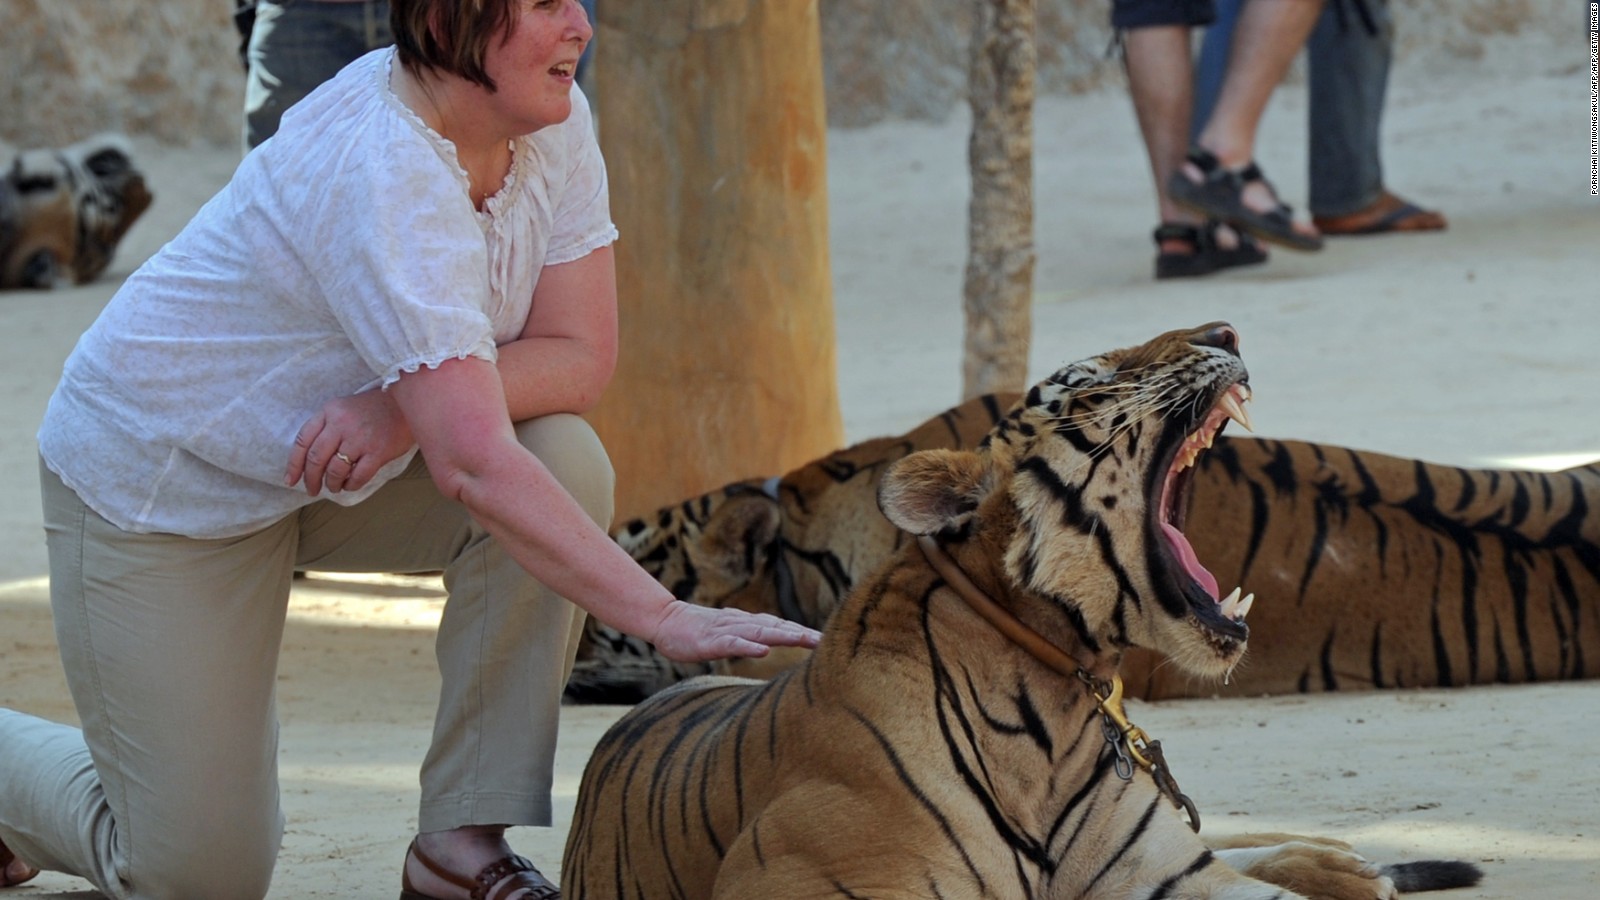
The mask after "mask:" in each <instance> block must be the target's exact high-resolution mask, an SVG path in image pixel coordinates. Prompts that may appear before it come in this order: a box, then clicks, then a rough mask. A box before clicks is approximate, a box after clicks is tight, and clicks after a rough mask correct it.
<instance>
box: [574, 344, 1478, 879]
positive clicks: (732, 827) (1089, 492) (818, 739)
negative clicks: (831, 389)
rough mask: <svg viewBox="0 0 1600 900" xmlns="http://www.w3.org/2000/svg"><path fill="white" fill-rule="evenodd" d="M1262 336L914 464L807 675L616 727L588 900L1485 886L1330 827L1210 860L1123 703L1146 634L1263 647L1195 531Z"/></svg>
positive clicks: (1174, 644) (895, 486) (896, 469)
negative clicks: (888, 529) (1359, 844)
mask: <svg viewBox="0 0 1600 900" xmlns="http://www.w3.org/2000/svg"><path fill="white" fill-rule="evenodd" d="M1237 347H1238V337H1237V335H1236V334H1235V332H1234V330H1233V329H1232V328H1231V327H1229V326H1227V325H1225V324H1220V323H1219V324H1213V325H1208V326H1204V327H1202V328H1199V329H1196V330H1193V331H1183V332H1173V333H1170V334H1166V335H1163V336H1161V337H1159V338H1156V339H1155V340H1153V341H1151V342H1150V343H1148V344H1145V345H1143V346H1140V347H1135V348H1132V349H1128V350H1122V351H1117V352H1113V353H1109V354H1106V355H1104V356H1101V357H1097V358H1094V359H1090V360H1086V361H1083V362H1080V363H1076V364H1074V365H1071V366H1068V367H1066V368H1064V369H1062V370H1061V371H1059V372H1057V373H1056V374H1055V375H1053V376H1052V377H1051V378H1049V379H1048V380H1046V381H1044V382H1042V383H1041V384H1039V385H1037V386H1036V387H1034V388H1033V390H1032V391H1030V392H1029V393H1028V394H1027V397H1026V400H1025V401H1024V402H1022V403H1021V404H1019V405H1017V406H1015V407H1013V408H1012V409H1011V411H1010V412H1009V413H1007V414H1006V415H1005V417H1004V418H1002V419H1001V420H1000V422H999V423H998V424H997V425H996V427H995V429H994V430H993V431H992V432H991V433H990V435H989V437H988V439H987V441H985V442H984V445H983V446H982V447H980V448H979V449H978V450H976V451H951V450H933V451H924V452H918V453H914V454H912V455H910V456H907V457H905V458H904V459H902V460H900V461H899V462H897V463H895V464H894V465H892V466H891V467H889V469H888V471H887V472H886V473H885V474H884V476H883V480H882V485H881V488H880V500H881V503H882V506H883V509H884V512H885V513H886V514H887V515H888V517H889V519H890V520H891V521H892V522H894V523H895V525H897V526H898V527H900V528H902V529H904V530H905V531H906V532H908V533H910V534H913V535H917V536H918V537H917V539H916V540H913V541H908V542H907V543H906V544H905V545H904V546H902V547H901V548H900V549H899V550H897V551H896V552H895V553H894V555H893V556H892V557H891V558H890V560H889V561H888V563H887V564H886V565H885V566H883V567H881V568H879V569H878V570H877V571H876V573H875V574H873V575H872V576H871V577H870V578H868V579H867V580H866V581H864V582H863V583H862V584H860V585H859V586H858V587H857V588H856V589H855V590H853V591H852V592H851V593H850V594H849V596H848V598H847V599H846V600H845V602H844V605H843V606H842V607H841V608H840V609H839V611H838V612H837V614H835V615H834V616H833V618H832V619H831V621H830V622H829V624H828V627H827V629H826V631H825V633H824V636H823V640H822V643H821V645H820V646H819V647H818V648H817V650H816V651H815V652H814V653H813V654H812V655H811V657H810V658H809V659H808V660H806V661H805V662H804V663H802V664H801V665H800V666H798V667H796V668H792V669H790V670H788V671H786V672H783V673H782V674H780V675H778V676H777V677H776V678H774V679H772V680H770V681H752V680H745V679H737V678H729V677H724V676H709V677H705V678H697V679H693V680H690V681H686V682H683V683H681V684H679V685H676V686H674V687H672V688H670V689H668V690H666V691H663V692H661V693H658V694H656V695H655V696H653V697H651V698H650V699H648V700H646V701H645V702H643V703H641V704H640V705H638V706H636V707H635V708H634V709H632V710H631V711H629V712H628V713H627V714H626V715H624V716H623V717H622V718H621V719H620V720H618V722H617V723H616V724H615V725H614V726H613V727H612V728H611V729H610V730H609V731H608V732H607V733H606V734H605V736H604V737H603V738H602V739H601V741H600V743H599V745H598V746H597V747H596V749H595V751H594V753H593V755H592V756H591V757H590V760H589V763H588V766H587V768H586V770H585V772H584V775H583V782H582V785H581V787H580V788H579V795H578V807H577V810H576V813H575V816H574V819H573V824H572V829H571V831H570V832H569V837H568V841H567V848H566V853H565V858H564V859H563V862H562V882H563V884H562V889H563V896H565V897H567V898H568V900H584V898H601V897H607V898H609V897H629V898H635V897H637V898H657V897H660V898H719V900H735V898H737V900H748V898H757V897H759V898H775V900H782V898H799V897H808V898H809V897H873V898H897V897H905V898H909V897H963V898H976V897H996V898H1024V897H1026V898H1069V897H1071V898H1077V897H1094V898H1122V897H1140V898H1156V897H1194V898H1202V897H1207V898H1229V900H1247V898H1263V900H1265V898H1271V897H1295V896H1315V897H1324V898H1339V900H1343V898H1358V897H1359V898H1382V897H1391V896H1394V894H1395V891H1396V889H1397V886H1398V888H1399V889H1401V890H1428V889H1438V888H1444V887H1454V886H1461V885H1466V884H1471V883H1475V882H1476V880H1477V878H1478V874H1479V873H1478V872H1477V870H1476V869H1475V868H1474V867H1472V866H1470V865H1467V864H1465V863H1417V864H1412V865H1409V866H1399V867H1390V868H1379V867H1377V866H1374V865H1371V864H1369V863H1367V862H1366V861H1365V860H1363V859H1362V858H1360V857H1359V856H1357V855H1355V854H1354V853H1353V852H1352V851H1351V850H1350V849H1349V848H1348V847H1347V846H1345V845H1342V844H1339V843H1337V842H1328V841H1320V840H1317V839H1310V838H1291V837H1288V836H1284V835H1270V836H1260V837H1256V838H1243V839H1238V840H1236V841H1230V842H1228V844H1229V845H1231V846H1232V847H1233V848H1232V849H1224V848H1223V847H1222V846H1217V847H1212V848H1208V847H1207V846H1206V845H1205V844H1204V843H1202V842H1201V840H1200V838H1199V837H1197V836H1196V835H1195V834H1194V832H1193V831H1191V830H1190V825H1189V824H1188V823H1186V822H1185V820H1184V814H1183V813H1182V812H1181V811H1180V810H1181V809H1183V808H1188V809H1189V810H1190V815H1191V819H1192V820H1194V824H1196V825H1198V821H1197V814H1196V813H1193V811H1192V805H1191V804H1189V803H1188V800H1187V798H1185V797H1184V796H1183V795H1182V794H1181V793H1180V792H1179V790H1178V788H1177V784H1176V782H1175V781H1174V780H1173V778H1172V775H1171V773H1170V772H1169V771H1168V770H1167V768H1166V764H1165V760H1164V759H1163V757H1162V754H1161V751H1160V745H1159V743H1157V742H1155V741H1151V740H1149V739H1148V738H1147V736H1146V735H1144V733H1143V732H1142V731H1140V730H1139V729H1137V728H1136V727H1134V726H1133V725H1132V724H1131V723H1129V722H1128V721H1127V719H1126V716H1125V714H1124V713H1123V709H1122V704H1121V701H1120V696H1119V688H1120V681H1119V679H1118V666H1119V664H1120V662H1121V660H1122V658H1123V656H1124V654H1125V653H1126V652H1127V651H1128V650H1129V648H1131V647H1135V646H1140V647H1147V648H1151V649H1154V650H1158V651H1160V652H1162V653H1165V654H1166V655H1167V656H1168V657H1170V658H1171V659H1173V660H1175V661H1176V663H1177V664H1178V665H1181V666H1183V667H1184V668H1186V669H1187V670H1189V671H1190V672H1193V673H1195V674H1196V675H1197V676H1200V677H1204V678H1217V677H1220V676H1221V675H1222V674H1223V673H1224V672H1226V671H1227V670H1229V669H1230V668H1232V667H1233V666H1234V665H1235V664H1236V663H1237V662H1238V661H1239V658H1240V656H1241V655H1242V654H1243V653H1244V648H1245V638H1246V635H1247V633H1248V629H1247V628H1246V626H1245V614H1246V613H1248V612H1249V610H1250V606H1251V601H1250V598H1249V596H1248V595H1241V592H1240V591H1237V590H1233V591H1231V592H1228V593H1226V594H1224V593H1222V592H1219V591H1218V590H1217V589H1216V585H1215V582H1214V580H1213V579H1212V578H1211V576H1210V575H1209V574H1207V573H1206V571H1205V570H1204V568H1202V567H1201V565H1200V564H1199V562H1197V561H1196V559H1195V556H1194V553H1193V552H1192V550H1191V549H1190V547H1189V542H1188V541H1187V540H1186V539H1185V538H1184V537H1183V534H1182V532H1181V531H1180V530H1179V526H1181V525H1182V517H1181V515H1180V514H1179V511H1180V510H1181V509H1182V508H1183V505H1184V501H1185V498H1186V492H1187V491H1188V489H1189V483H1190V478H1191V472H1192V469H1190V466H1191V465H1192V463H1193V462H1194V460H1195V458H1196V455H1197V454H1199V453H1201V452H1202V451H1203V450H1204V448H1205V446H1206V445H1207V444H1208V443H1209V442H1210V441H1211V439H1212V437H1213V436H1214V435H1215V434H1216V432H1217V430H1218V429H1219V428H1221V427H1222V425H1223V424H1224V422H1225V421H1226V420H1228V419H1229V418H1242V417H1243V415H1244V413H1243V403H1244V402H1245V401H1246V400H1247V399H1248V398H1249V396H1250V390H1249V387H1248V385H1247V382H1246V373H1245V369H1244V365H1243V363H1242V362H1241V361H1240V359H1239V356H1238V353H1237ZM1258 879H1265V880H1258ZM1268 882H1273V883H1268ZM1289 891H1294V892H1295V893H1289Z"/></svg>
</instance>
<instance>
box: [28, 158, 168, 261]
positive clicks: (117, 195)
mask: <svg viewBox="0 0 1600 900" xmlns="http://www.w3.org/2000/svg"><path fill="white" fill-rule="evenodd" d="M150 201H151V195H150V189H149V188H148V187H146V186H145V179H144V175H143V174H141V173H140V172H139V169H138V168H137V166H136V165H135V164H134V159H133V145H132V144H131V143H130V142H129V141H128V139H127V138H126V137H123V136H122V135H118V134H100V135H95V136H94V137H90V138H87V139H85V140H82V141H78V142H77V143H75V144H70V145H68V146H65V147H62V148H60V149H55V150H43V149H41V150H26V151H23V152H22V153H19V154H17V157H16V159H14V160H12V163H11V168H10V170H9V171H7V172H5V173H4V174H3V175H0V289H7V288H52V287H55V286H57V285H62V284H86V283H88V282H90V281H93V280H94V279H96V278H98V277H100V275H101V274H102V273H103V272H105V270H106V268H107V267H108V266H110V265H111V260H112V258H113V257H114V256H115V255H116V252H117V245H118V244H119V243H121V241H122V238H123V236H124V235H126V234H127V233H128V229H129V228H131V227H133V223H134V222H135V221H137V220H138V218H139V217H140V216H141V215H143V214H144V211H145V210H146V209H148V208H149V206H150Z"/></svg>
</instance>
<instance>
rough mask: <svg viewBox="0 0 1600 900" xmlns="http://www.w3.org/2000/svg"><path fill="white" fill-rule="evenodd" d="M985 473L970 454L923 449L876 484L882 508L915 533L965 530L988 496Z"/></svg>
mask: <svg viewBox="0 0 1600 900" xmlns="http://www.w3.org/2000/svg"><path fill="white" fill-rule="evenodd" d="M986 471H987V469H986V467H985V466H984V464H983V460H982V459H981V458H979V456H978V454H976V453H972V452H970V451H966V450H923V451H921V452H919V453H913V454H911V455H910V456H907V457H905V458H904V459H901V460H899V461H898V462H896V463H894V465H892V466H890V467H889V471H888V472H887V473H885V474H884V476H883V481H882V483H880V484H879V485H878V508H879V509H881V510H883V514H884V515H885V516H888V518H889V521H890V522H893V523H894V524H895V526H896V527H898V528H900V529H901V530H903V531H908V532H910V533H912V534H919V535H920V534H938V533H939V532H944V531H953V530H956V529H959V528H961V527H962V526H963V525H965V524H966V523H967V521H968V520H969V519H971V518H972V513H973V511H974V510H976V509H977V508H978V503H979V502H981V501H982V500H983V498H984V495H985V494H987V493H988V492H989V486H988V484H987V478H985V473H986Z"/></svg>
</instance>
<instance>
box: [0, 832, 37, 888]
mask: <svg viewBox="0 0 1600 900" xmlns="http://www.w3.org/2000/svg"><path fill="white" fill-rule="evenodd" d="M18 863H21V866H22V874H21V875H19V876H17V877H16V878H15V879H13V878H12V877H11V869H12V867H13V866H15V865H17V864H18ZM38 875H39V870H38V869H35V868H34V867H33V866H30V865H28V864H27V863H25V862H22V861H21V860H19V859H17V855H16V854H15V853H12V852H11V848H10V847H7V846H6V845H5V842H4V841H0V888H8V887H16V886H17V885H19V884H26V883H27V882H30V881H32V880H33V879H34V878H36V877H38Z"/></svg>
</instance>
